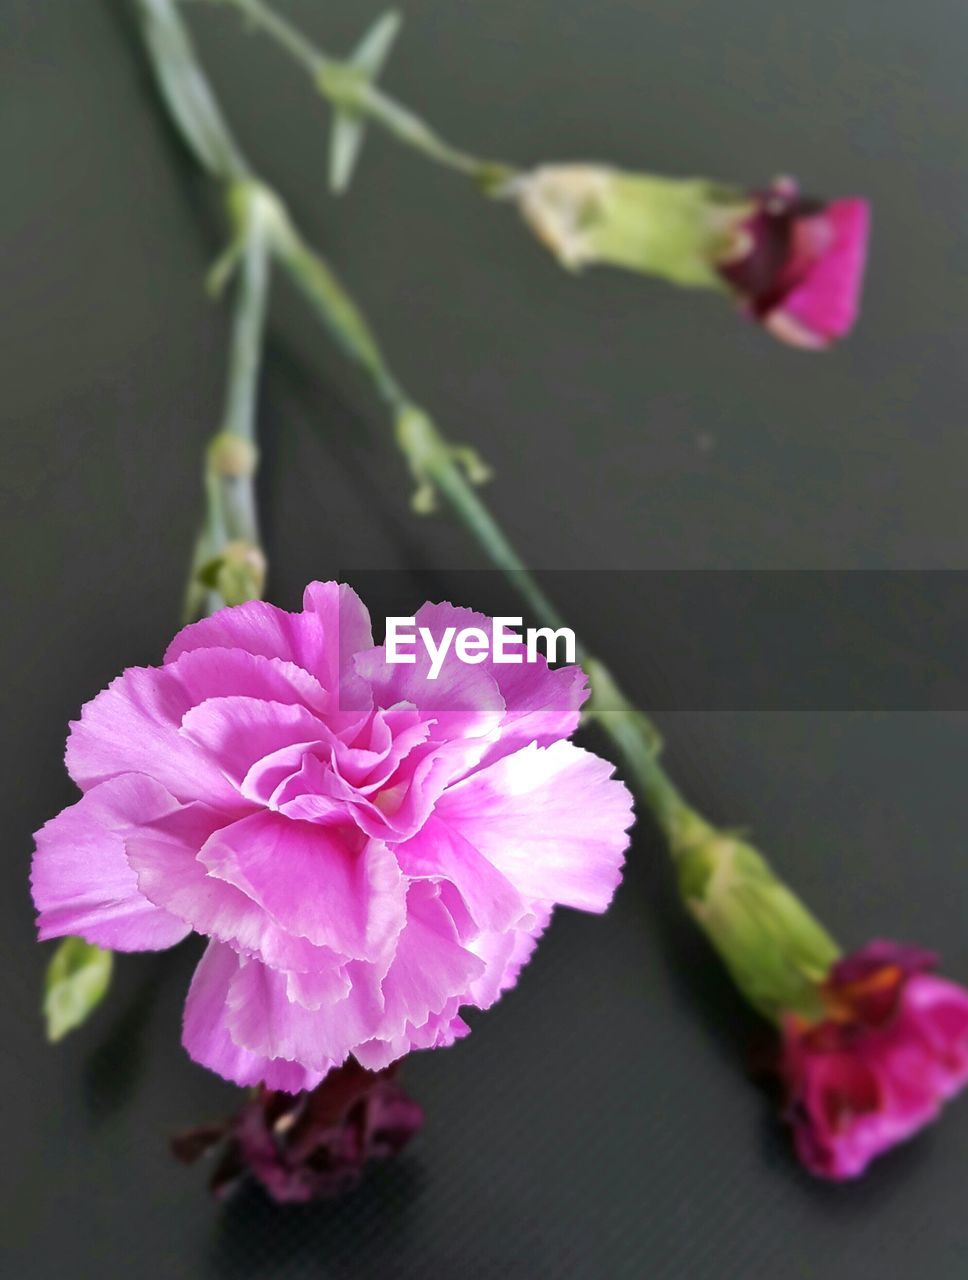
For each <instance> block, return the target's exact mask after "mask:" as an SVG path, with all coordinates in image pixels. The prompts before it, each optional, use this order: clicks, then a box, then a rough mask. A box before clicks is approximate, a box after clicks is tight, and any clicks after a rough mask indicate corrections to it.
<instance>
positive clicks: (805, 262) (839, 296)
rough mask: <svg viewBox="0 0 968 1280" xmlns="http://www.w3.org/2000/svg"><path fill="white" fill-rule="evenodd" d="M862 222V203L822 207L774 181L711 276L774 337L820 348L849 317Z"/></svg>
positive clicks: (860, 270)
mask: <svg viewBox="0 0 968 1280" xmlns="http://www.w3.org/2000/svg"><path fill="white" fill-rule="evenodd" d="M869 224H870V207H869V205H868V203H867V201H866V200H863V199H860V198H857V197H852V198H850V199H845V200H834V201H831V202H830V203H829V204H824V203H823V202H822V201H819V200H811V199H808V198H807V197H805V196H802V195H801V194H800V193H799V190H798V189H797V185H796V183H795V182H794V181H793V180H792V179H790V178H780V179H777V181H776V182H774V184H773V186H772V187H770V188H769V189H768V190H767V191H764V192H759V193H757V194H756V196H755V204H754V207H753V210H752V212H751V213H750V214H749V215H748V216H747V217H746V218H745V219H744V220H743V221H742V222H741V223H740V224H739V225H738V228H737V232H736V238H735V243H734V245H733V248H732V251H731V252H730V253H729V254H727V255H726V257H724V258H723V259H721V261H720V263H719V270H720V273H721V275H722V276H723V278H724V279H725V280H726V281H727V282H728V283H729V284H730V285H732V287H733V288H734V289H735V290H736V291H737V293H738V294H739V297H740V298H741V300H742V302H743V305H744V307H745V308H746V309H747V310H748V311H749V313H750V315H751V316H753V317H754V319H756V320H758V321H759V322H760V323H761V324H763V325H764V326H765V328H767V329H768V330H769V331H770V332H771V333H772V334H773V335H774V337H777V338H779V339H781V341H783V342H788V343H790V344H791V345H793V346H796V347H806V348H809V349H814V350H816V349H820V348H823V347H827V346H829V345H830V343H832V342H834V341H835V340H836V339H837V338H842V337H844V336H845V334H847V333H848V332H849V331H850V329H851V328H852V327H853V325H854V322H855V320H856V319H857V312H858V306H859V301H860V292H861V285H862V282H863V277H864V265H865V261H866V258H867V241H868V235H869Z"/></svg>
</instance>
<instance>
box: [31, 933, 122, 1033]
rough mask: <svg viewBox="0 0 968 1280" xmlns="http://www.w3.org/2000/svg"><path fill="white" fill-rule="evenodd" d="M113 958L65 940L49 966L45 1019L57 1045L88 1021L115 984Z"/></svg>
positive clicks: (81, 941) (84, 944) (76, 940)
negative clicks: (70, 1032) (112, 981)
mask: <svg viewBox="0 0 968 1280" xmlns="http://www.w3.org/2000/svg"><path fill="white" fill-rule="evenodd" d="M113 959H114V957H113V955H112V953H111V952H110V951H104V950H102V949H101V947H96V946H94V945H93V944H92V943H90V942H85V941H84V939H83V938H65V939H64V941H63V942H62V943H61V944H60V946H59V947H58V948H57V950H56V951H55V952H54V955H53V958H52V959H51V962H50V964H49V965H48V966H47V977H46V981H45V984H44V1016H45V1018H46V1019H47V1039H48V1040H51V1041H56V1040H60V1039H62V1038H63V1037H64V1036H66V1035H67V1033H68V1031H73V1030H74V1028H75V1027H79V1026H80V1025H81V1023H82V1022H84V1021H85V1019H86V1018H87V1016H88V1014H89V1013H91V1012H92V1010H93V1009H95V1008H96V1006H97V1005H98V1004H99V1003H100V1001H101V999H102V998H103V996H104V993H105V992H106V991H107V989H108V987H109V986H110V983H111V966H112V964H113Z"/></svg>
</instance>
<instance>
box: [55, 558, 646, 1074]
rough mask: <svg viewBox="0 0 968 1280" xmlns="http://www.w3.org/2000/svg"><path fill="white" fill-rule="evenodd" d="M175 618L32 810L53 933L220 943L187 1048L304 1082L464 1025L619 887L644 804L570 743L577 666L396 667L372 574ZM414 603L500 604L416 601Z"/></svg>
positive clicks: (439, 1040)
mask: <svg viewBox="0 0 968 1280" xmlns="http://www.w3.org/2000/svg"><path fill="white" fill-rule="evenodd" d="M303 604H304V608H303V612H301V613H295V614H291V613H286V612H284V611H283V610H281V609H277V608H274V607H273V606H272V605H268V604H263V603H261V602H256V603H251V604H245V605H242V606H240V607H238V608H232V609H223V610H221V611H220V612H219V613H217V614H215V615H214V616H213V617H211V618H207V619H205V620H203V621H201V622H197V623H195V624H194V625H192V626H189V627H186V628H185V629H184V630H183V631H181V632H180V633H179V634H178V635H177V636H176V637H175V639H174V641H173V642H172V644H171V646H170V647H169V649H168V652H167V653H166V655H165V662H164V665H163V666H161V667H147V668H132V669H131V670H128V671H126V672H125V673H124V674H123V675H121V676H119V677H118V679H117V680H115V681H114V682H113V683H112V684H111V685H110V686H109V687H108V688H107V689H105V690H104V691H103V692H102V693H100V694H99V695H98V696H97V697H96V698H95V699H94V700H93V701H92V702H90V703H88V704H87V706H85V707H84V709H83V712H82V714H81V719H80V720H79V721H77V722H75V723H74V724H73V725H72V726H71V734H70V738H69V741H68V744H67V767H68V770H69V772H70V774H71V776H72V777H73V779H74V780H75V782H77V784H78V786H79V787H80V788H81V790H82V792H83V793H84V794H83V795H82V797H81V799H80V800H79V801H78V802H77V803H76V804H74V805H72V806H71V807H70V808H68V809H65V810H64V811H63V812H62V813H61V814H59V815H58V816H57V817H56V818H54V819H53V820H52V821H50V822H48V823H47V825H46V826H45V827H44V828H43V829H42V830H41V831H40V832H39V833H38V834H37V850H36V854H35V857H34V863H33V870H32V877H31V879H32V886H33V895H34V902H35V904H36V906H37V910H38V912H39V920H38V926H39V932H40V937H41V938H53V937H58V936H61V935H64V934H79V935H81V936H82V937H84V938H86V939H87V940H88V941H90V942H94V943H98V944H100V945H101V946H105V947H111V948H114V949H116V950H119V951H142V950H158V949H161V948H165V947H170V946H172V945H173V944H174V943H176V942H179V941H180V940H181V939H182V938H184V937H185V936H186V935H187V934H189V933H191V932H193V931H194V932H197V933H200V934H204V935H205V936H207V937H208V938H209V939H210V941H209V944H208V948H207V950H206V951H205V954H204V955H203V957H202V959H201V961H200V963H199V966H198V969H197V970H196V973H195V976H194V978H193V980H192V984H191V988H190V990H189V993H188V999H187V1002H186V1005H185V1017H184V1031H183V1042H184V1045H185V1048H186V1049H187V1050H188V1052H189V1054H190V1055H191V1056H192V1057H193V1058H194V1059H195V1060H196V1061H197V1062H200V1063H202V1064H203V1065H205V1066H207V1067H210V1068H212V1069H213V1070H214V1071H217V1072H219V1073H220V1074H221V1075H223V1076H225V1077H227V1078H228V1079H230V1080H234V1081H235V1082H236V1083H238V1084H240V1085H252V1084H256V1083H258V1082H262V1083H264V1084H265V1085H266V1086H267V1087H268V1088H270V1089H276V1090H284V1091H288V1092H297V1091H299V1090H302V1089H311V1088H313V1087H315V1086H316V1085H317V1084H318V1083H319V1082H320V1081H321V1080H322V1079H323V1077H324V1076H325V1075H326V1074H327V1072H328V1071H330V1070H331V1069H332V1068H333V1067H335V1066H337V1065H339V1064H340V1063H342V1062H344V1061H345V1060H346V1059H347V1057H348V1056H349V1055H351V1054H352V1055H353V1056H354V1057H355V1058H356V1060H357V1061H358V1062H359V1063H360V1064H361V1065H362V1066H364V1067H366V1068H368V1069H370V1070H380V1069H381V1068H383V1067H385V1066H386V1065H387V1064H388V1063H390V1062H392V1061H393V1060H394V1059H396V1058H399V1057H401V1056H402V1055H403V1054H405V1053H407V1052H409V1051H410V1050H412V1049H427V1048H436V1047H439V1046H444V1045H449V1044H451V1043H453V1041H455V1040H456V1039H458V1038H459V1037H461V1036H463V1035H466V1034H467V1031H468V1028H467V1026H466V1024H465V1023H464V1022H463V1021H462V1019H461V1017H460V1014H459V1010H460V1008H461V1007H462V1006H465V1005H472V1006H475V1007H477V1008H482V1009H483V1008H487V1007H488V1006H489V1005H491V1004H493V1003H494V1001H495V1000H496V999H497V998H498V996H499V995H500V994H501V992H502V991H505V990H507V988H509V987H511V986H513V985H514V983H515V981H516V980H517V975H518V972H519V971H520V969H521V967H522V965H523V964H524V963H525V962H526V961H527V959H528V958H529V956H530V955H531V952H532V950H533V948H534V945H535V942H536V939H537V938H538V936H539V934H540V933H541V932H542V930H543V929H544V928H545V926H546V925H547V923H548V920H549V918H550V916H551V912H552V909H553V908H554V907H555V906H556V905H557V904H561V905H564V906H570V907H576V908H578V909H580V910H584V911H604V909H605V908H606V907H607V905H608V903H609V900H610V899H611V896H612V893H613V892H614V890H615V887H616V885H617V883H618V880H619V875H620V867H621V864H622V859H623V854H624V850H625V847H626V844H627V838H626V835H625V832H626V830H627V829H628V827H629V826H630V824H631V820H632V815H631V802H630V797H629V794H628V792H627V790H626V789H625V787H624V786H623V785H622V784H621V783H620V782H618V781H616V780H614V779H613V778H612V776H611V775H612V767H611V765H610V764H608V763H607V762H606V761H604V760H601V759H599V758H598V757H597V756H594V755H592V754H590V753H589V752H587V751H583V750H581V749H580V748H578V747H576V746H574V745H572V744H571V743H570V742H568V741H566V739H567V738H568V737H569V735H570V734H571V733H573V732H574V730H575V728H576V726H577V724H578V709H579V706H580V705H581V703H582V701H583V700H584V698H585V696H586V692H587V690H586V685H585V679H584V675H583V673H582V672H581V670H580V669H579V668H576V667H565V668H561V669H558V670H551V669H550V668H549V667H548V666H547V664H546V663H544V662H539V663H535V664H531V663H524V664H521V665H500V664H494V663H492V662H491V661H490V659H489V658H488V660H487V661H486V662H484V663H483V664H481V665H474V666H472V665H468V664H466V663H462V662H460V661H459V660H457V658H456V657H455V656H454V653H453V650H452V649H451V651H450V653H449V654H448V658H447V660H446V661H445V663H444V666H443V669H442V670H441V672H440V675H439V677H438V678H437V679H436V680H435V681H433V682H430V681H428V680H427V678H426V677H427V672H428V660H427V658H426V656H425V655H422V654H421V652H420V650H419V647H418V650H417V662H416V664H415V665H391V664H387V663H386V661H385V655H384V651H383V649H382V648H376V647H374V646H373V641H372V636H371V632H370V622H369V617H368V615H367V612H366V610H365V609H364V607H363V605H362V604H361V602H360V600H359V599H358V597H357V596H356V595H355V593H354V592H353V591H351V590H350V589H349V588H348V587H345V586H339V585H338V584H336V583H313V584H312V585H311V586H309V587H308V588H307V589H306V593H305V598H304V602H303ZM417 625H418V626H422V627H427V628H429V629H430V631H431V632H432V633H433V635H434V636H435V637H436V638H439V637H440V635H441V633H442V632H443V630H444V628H445V627H447V626H452V625H453V626H457V627H465V626H482V625H483V626H484V627H485V629H487V620H485V619H482V618H481V617H479V616H478V615H476V614H472V613H470V612H469V611H467V610H461V609H455V608H454V607H453V606H451V605H448V604H441V605H429V604H428V605H425V606H424V607H423V608H422V609H421V610H420V612H419V614H418V615H417Z"/></svg>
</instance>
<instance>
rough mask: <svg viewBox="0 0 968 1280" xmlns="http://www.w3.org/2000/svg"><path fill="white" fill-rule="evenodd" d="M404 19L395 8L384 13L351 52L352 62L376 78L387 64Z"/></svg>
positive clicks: (371, 78) (369, 76)
mask: <svg viewBox="0 0 968 1280" xmlns="http://www.w3.org/2000/svg"><path fill="white" fill-rule="evenodd" d="M402 21H403V19H402V18H401V17H400V14H399V13H397V11H396V10H395V9H389V10H387V12H386V13H384V14H382V15H381V16H380V17H379V18H377V20H376V22H374V24H373V26H372V27H370V29H369V31H368V32H367V33H366V35H365V36H364V37H363V39H362V40H361V41H360V43H359V44H358V45H357V46H356V48H355V49H354V50H353V52H352V53H351V54H350V59H349V60H350V62H351V63H352V64H353V66H354V67H358V68H359V70H360V71H365V72H366V75H367V78H368V79H369V80H375V79H376V78H377V76H378V75H379V74H380V72H381V71H382V70H383V68H384V66H385V65H386V60H387V58H388V57H389V56H390V50H391V49H392V48H393V44H394V41H395V40H396V38H397V36H398V34H399V32H400V25H401V23H402Z"/></svg>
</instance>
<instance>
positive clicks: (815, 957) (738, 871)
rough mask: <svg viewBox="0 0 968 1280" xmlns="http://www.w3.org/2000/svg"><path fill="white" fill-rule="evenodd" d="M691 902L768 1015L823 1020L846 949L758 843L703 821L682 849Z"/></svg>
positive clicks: (688, 830) (688, 831)
mask: <svg viewBox="0 0 968 1280" xmlns="http://www.w3.org/2000/svg"><path fill="white" fill-rule="evenodd" d="M675 853H676V862H677V867H678V872H679V889H680V893H681V895H682V898H683V901H684V902H685V905H686V907H687V909H688V910H689V911H690V913H691V914H692V916H693V918H694V919H695V920H696V922H697V923H698V924H699V926H700V927H701V928H702V930H703V931H704V932H705V934H706V936H707V937H708V938H709V940H710V942H711V943H712V944H713V946H714V947H715V948H716V950H717V951H718V952H719V954H720V955H721V956H722V958H723V960H724V961H725V963H726V966H727V968H728V969H729V971H730V973H731V975H732V977H733V980H734V981H735V983H736V985H737V986H738V987H739V989H740V990H741V991H742V993H743V995H744V996H745V997H746V998H747V1000H749V1001H750V1003H751V1004H752V1005H753V1006H754V1007H755V1008H756V1009H757V1010H758V1011H759V1012H760V1013H761V1014H763V1016H764V1017H766V1018H769V1019H770V1020H771V1021H773V1022H776V1021H779V1019H780V1017H781V1016H782V1015H783V1014H784V1013H787V1012H790V1013H796V1014H798V1015H800V1016H801V1017H803V1018H806V1019H808V1020H810V1021H814V1020H817V1019H819V1018H821V1017H822V1016H823V1013H824V1009H823V1002H822V998H821V992H820V985H821V983H822V982H823V981H824V979H825V978H826V976H827V974H828V973H829V971H830V967H831V965H832V964H834V962H835V961H836V960H837V959H838V957H839V955H840V949H839V947H838V946H837V944H836V942H834V940H833V938H831V936H830V935H829V934H828V933H827V931H826V930H825V929H824V928H823V926H822V925H821V924H820V923H819V922H818V921H817V920H816V918H815V917H814V916H813V915H811V913H810V912H809V911H808V910H807V908H806V907H805V906H804V905H803V903H802V902H801V901H800V899H799V898H798V897H797V896H796V895H795V894H794V893H793V892H792V891H791V890H790V889H789V888H788V887H787V886H786V885H785V884H784V883H783V882H782V881H781V880H779V879H778V878H777V876H776V875H775V874H774V872H773V871H772V869H771V868H770V865H769V863H768V862H767V861H766V859H765V858H764V857H763V856H762V854H760V853H759V852H758V851H757V850H756V849H754V848H753V847H752V845H749V844H747V843H746V842H745V841H744V840H741V839H739V838H738V837H737V836H734V835H731V834H730V833H728V832H724V831H717V830H715V829H714V828H712V827H709V826H708V825H707V824H706V823H704V822H702V820H701V819H698V818H697V819H696V822H695V825H693V826H691V827H690V825H689V824H686V825H685V826H684V828H683V830H682V834H681V836H680V839H679V841H678V842H677V848H676V849H675Z"/></svg>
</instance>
